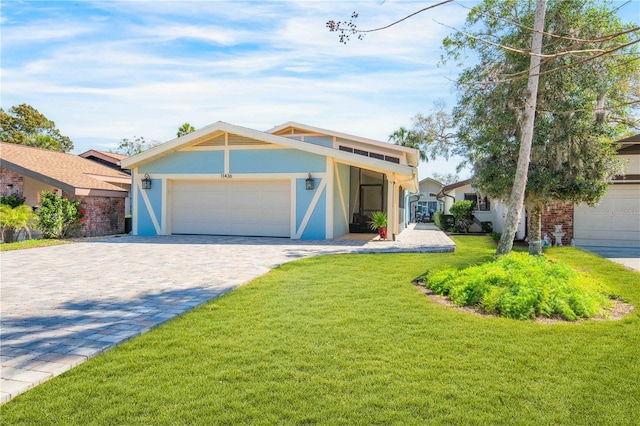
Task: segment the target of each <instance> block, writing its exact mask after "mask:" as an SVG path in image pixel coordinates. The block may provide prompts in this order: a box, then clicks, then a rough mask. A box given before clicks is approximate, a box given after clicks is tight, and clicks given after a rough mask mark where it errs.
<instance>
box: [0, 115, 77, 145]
mask: <svg viewBox="0 0 640 426" xmlns="http://www.w3.org/2000/svg"><path fill="white" fill-rule="evenodd" d="M0 127H1V130H0V140H2V142H9V143H17V144H20V145H28V146H35V147H38V148H44V149H49V150H51V151H59V152H68V151H71V150H72V149H73V142H72V141H71V139H69V138H68V137H67V136H63V135H61V134H60V131H59V130H58V129H57V128H56V123H54V122H53V121H51V120H49V119H48V118H47V117H45V116H44V115H42V114H41V113H40V112H38V110H37V109H35V108H34V107H32V106H30V105H27V104H21V105H17V106H12V107H11V108H9V111H7V112H5V111H4V110H3V109H2V108H0Z"/></svg>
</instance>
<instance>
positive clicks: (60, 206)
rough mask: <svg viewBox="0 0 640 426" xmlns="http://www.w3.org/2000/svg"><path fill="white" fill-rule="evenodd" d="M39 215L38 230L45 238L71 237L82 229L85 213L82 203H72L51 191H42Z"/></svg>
mask: <svg viewBox="0 0 640 426" xmlns="http://www.w3.org/2000/svg"><path fill="white" fill-rule="evenodd" d="M37 214H38V228H39V229H40V230H42V236H43V237H44V238H65V237H71V236H74V235H77V234H78V233H79V231H80V229H81V228H82V218H83V217H84V211H83V210H82V209H81V208H80V201H70V200H68V199H67V198H63V197H60V196H58V195H56V194H55V193H53V192H50V191H42V193H41V195H40V208H39V209H38V212H37Z"/></svg>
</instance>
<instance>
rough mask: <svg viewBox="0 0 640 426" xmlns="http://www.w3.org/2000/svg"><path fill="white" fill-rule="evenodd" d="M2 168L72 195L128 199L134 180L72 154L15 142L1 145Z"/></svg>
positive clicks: (124, 174)
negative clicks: (127, 185)
mask: <svg viewBox="0 0 640 426" xmlns="http://www.w3.org/2000/svg"><path fill="white" fill-rule="evenodd" d="M0 159H1V160H2V167H4V168H6V169H9V170H12V171H14V172H16V173H19V174H21V175H24V176H27V177H30V178H32V179H35V180H38V181H41V182H44V183H46V184H48V185H52V186H55V187H57V188H61V189H62V190H64V191H66V192H68V193H70V194H73V195H102V196H116V197H125V196H126V195H127V190H126V189H123V188H122V187H120V186H118V185H117V184H121V185H122V184H125V185H126V184H130V183H131V177H130V176H129V175H127V174H126V173H122V172H119V171H117V170H114V169H112V168H110V167H107V166H103V165H101V164H98V163H96V162H94V161H91V160H87V159H85V158H82V157H79V156H77V155H73V154H67V153H64V152H55V151H49V150H46V149H41V148H35V147H30V146H25V145H18V144H13V143H7V142H2V143H0Z"/></svg>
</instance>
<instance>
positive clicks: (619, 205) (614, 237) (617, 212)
mask: <svg viewBox="0 0 640 426" xmlns="http://www.w3.org/2000/svg"><path fill="white" fill-rule="evenodd" d="M616 145H617V146H618V155H619V156H620V157H621V158H622V159H623V160H624V161H625V162H626V171H625V174H623V175H619V176H616V177H615V178H614V179H613V180H612V182H611V185H609V189H608V190H607V193H606V194H605V195H604V196H603V197H602V199H601V200H600V202H599V203H598V205H596V206H595V207H589V206H587V205H586V204H579V205H576V206H571V205H570V206H567V208H566V210H567V211H570V210H571V207H573V212H572V213H573V218H572V219H573V221H572V225H573V237H572V238H573V239H574V241H575V243H576V245H578V246H605V247H606V246H617V247H638V248H640V134H637V135H635V136H631V137H629V138H626V139H622V140H619V141H617V142H616ZM568 215H569V214H568V213H567V214H566V216H568ZM567 219H568V218H567ZM565 221H566V220H565Z"/></svg>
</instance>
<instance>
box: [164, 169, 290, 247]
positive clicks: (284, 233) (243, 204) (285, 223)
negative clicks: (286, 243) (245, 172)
mask: <svg viewBox="0 0 640 426" xmlns="http://www.w3.org/2000/svg"><path fill="white" fill-rule="evenodd" d="M290 187H291V184H290V181H289V180H281V181H251V182H250V181H215V182H214V181H174V182H173V190H172V196H171V206H172V221H171V222H172V232H173V233H174V234H210V235H247V236H270V237H290V232H291V231H290V223H291V207H290V204H291V194H290Z"/></svg>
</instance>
